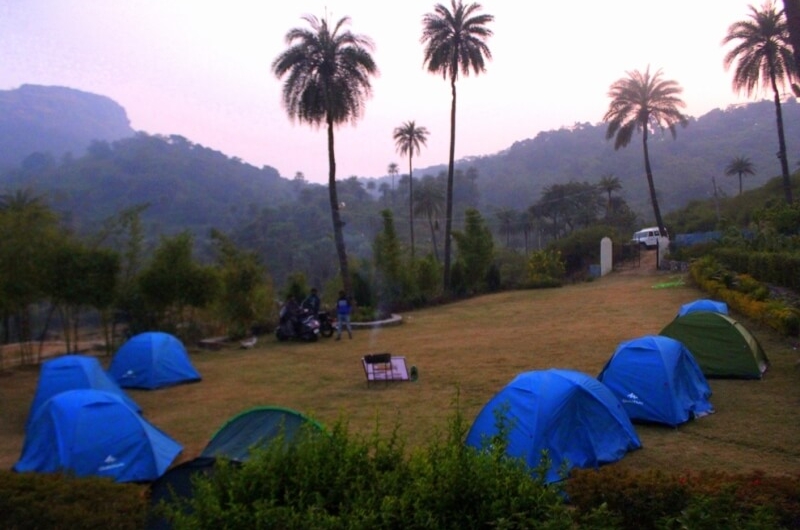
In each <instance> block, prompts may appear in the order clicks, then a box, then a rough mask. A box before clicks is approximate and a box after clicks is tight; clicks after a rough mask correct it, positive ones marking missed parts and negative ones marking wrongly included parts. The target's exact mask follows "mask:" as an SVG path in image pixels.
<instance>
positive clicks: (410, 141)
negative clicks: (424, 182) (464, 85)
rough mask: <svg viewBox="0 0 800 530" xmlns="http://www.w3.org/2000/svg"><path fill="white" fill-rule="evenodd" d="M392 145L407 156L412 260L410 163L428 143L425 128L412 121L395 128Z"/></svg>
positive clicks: (412, 228) (410, 231)
mask: <svg viewBox="0 0 800 530" xmlns="http://www.w3.org/2000/svg"><path fill="white" fill-rule="evenodd" d="M392 137H393V138H394V143H395V145H396V146H397V152H398V153H400V154H401V155H405V154H408V227H409V233H410V234H411V259H412V260H413V259H414V173H413V168H412V165H411V161H412V159H413V158H414V153H415V152H416V153H417V154H419V153H420V149H421V146H423V145H425V144H426V142H427V141H428V129H426V128H425V127H417V124H416V123H415V122H414V120H410V121H407V122H405V123H403V125H401V126H400V127H396V128H395V130H394V134H393V136H392Z"/></svg>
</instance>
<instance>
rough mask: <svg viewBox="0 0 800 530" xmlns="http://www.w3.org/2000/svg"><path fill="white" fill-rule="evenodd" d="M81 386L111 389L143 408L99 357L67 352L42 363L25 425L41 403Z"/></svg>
mask: <svg viewBox="0 0 800 530" xmlns="http://www.w3.org/2000/svg"><path fill="white" fill-rule="evenodd" d="M79 389H94V390H105V391H108V392H111V393H113V394H116V395H118V396H119V397H120V399H122V400H123V401H124V402H125V403H126V404H127V405H128V407H130V408H131V409H133V410H135V411H136V412H141V407H139V405H137V404H136V402H135V401H133V400H132V399H131V398H130V397H128V395H127V394H126V393H125V391H124V390H122V389H121V388H120V387H119V385H118V384H117V383H116V382H115V381H114V380H113V379H111V377H109V375H108V374H107V373H106V371H105V370H103V367H102V366H100V362H99V361H98V360H97V358H95V357H90V356H88V355H63V356H61V357H56V358H55V359H51V360H49V361H46V362H44V363H42V367H41V369H40V370H39V382H38V383H37V385H36V393H35V394H34V396H33V401H32V402H31V408H30V412H29V413H28V421H27V423H26V425H25V429H26V430H27V428H28V427H29V426H30V423H31V420H32V419H33V417H34V415H35V414H36V411H37V410H38V409H39V407H41V406H42V404H43V403H45V402H46V401H47V400H48V399H50V398H51V397H53V396H55V395H56V394H60V393H61V392H65V391H67V390H79Z"/></svg>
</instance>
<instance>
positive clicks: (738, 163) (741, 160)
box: [725, 156, 756, 195]
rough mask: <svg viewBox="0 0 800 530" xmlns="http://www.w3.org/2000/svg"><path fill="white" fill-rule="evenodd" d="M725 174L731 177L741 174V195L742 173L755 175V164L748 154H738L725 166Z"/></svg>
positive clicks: (740, 189) (740, 190) (740, 192)
mask: <svg viewBox="0 0 800 530" xmlns="http://www.w3.org/2000/svg"><path fill="white" fill-rule="evenodd" d="M725 174H726V175H728V176H729V177H732V176H734V175H739V195H741V194H742V175H755V174H756V171H755V166H753V163H752V162H751V161H750V159H749V158H747V157H746V156H737V157H736V158H734V159H733V160H731V162H730V163H729V164H728V165H727V166H726V167H725Z"/></svg>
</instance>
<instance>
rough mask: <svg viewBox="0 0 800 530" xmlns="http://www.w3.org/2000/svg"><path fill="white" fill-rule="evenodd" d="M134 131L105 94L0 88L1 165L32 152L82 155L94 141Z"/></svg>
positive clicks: (13, 164) (16, 162) (29, 87)
mask: <svg viewBox="0 0 800 530" xmlns="http://www.w3.org/2000/svg"><path fill="white" fill-rule="evenodd" d="M133 135H134V130H133V129H132V128H131V126H130V121H129V120H128V115H127V113H126V112H125V109H124V108H123V107H122V106H121V105H119V104H118V103H116V102H115V101H113V100H111V99H110V98H107V97H105V96H99V95H97V94H90V93H88V92H82V91H80V90H75V89H72V88H65V87H47V86H38V85H22V86H21V87H19V88H17V89H14V90H0V168H6V169H8V168H13V167H16V166H18V165H19V164H20V163H22V162H23V160H25V159H26V158H27V157H28V156H29V155H31V154H32V153H49V154H50V155H52V156H54V157H56V158H60V157H61V156H63V155H64V154H65V153H71V154H72V155H73V156H82V155H83V154H84V153H85V152H86V148H87V147H88V146H89V144H90V143H91V142H92V141H94V140H104V141H113V140H119V139H121V138H126V137H129V136H133Z"/></svg>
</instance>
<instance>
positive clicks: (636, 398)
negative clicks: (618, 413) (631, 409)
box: [622, 392, 644, 405]
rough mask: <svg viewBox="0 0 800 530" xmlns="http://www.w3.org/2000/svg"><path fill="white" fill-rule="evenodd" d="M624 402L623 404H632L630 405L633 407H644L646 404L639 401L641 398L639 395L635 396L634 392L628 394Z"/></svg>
mask: <svg viewBox="0 0 800 530" xmlns="http://www.w3.org/2000/svg"><path fill="white" fill-rule="evenodd" d="M622 402H623V403H630V404H632V405H644V403H643V402H642V400H641V399H639V396H637V395H636V394H634V393H633V392H630V393H628V395H626V396H625V397H624V398H623V399H622Z"/></svg>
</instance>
